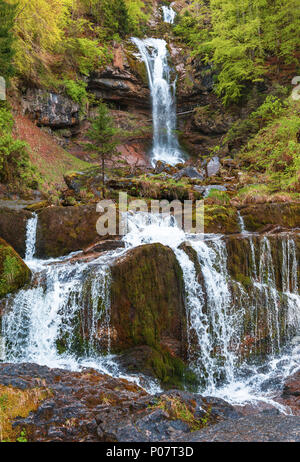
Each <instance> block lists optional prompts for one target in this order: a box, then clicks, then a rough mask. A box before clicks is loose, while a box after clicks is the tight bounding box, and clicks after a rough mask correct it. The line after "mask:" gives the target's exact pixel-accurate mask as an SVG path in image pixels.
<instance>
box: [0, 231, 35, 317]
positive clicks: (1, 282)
mask: <svg viewBox="0 0 300 462" xmlns="http://www.w3.org/2000/svg"><path fill="white" fill-rule="evenodd" d="M30 278H31V271H30V269H29V268H28V267H27V266H26V265H25V263H24V262H23V260H22V259H21V257H20V256H19V255H18V254H17V252H15V250H14V249H13V248H12V247H11V246H10V245H8V244H7V242H5V241H4V240H3V239H1V238H0V299H1V298H2V297H4V296H5V295H7V294H9V293H11V292H14V291H16V290H18V289H20V288H21V287H23V286H24V285H25V284H26V283H28V282H29V281H30ZM0 314H1V312H0Z"/></svg>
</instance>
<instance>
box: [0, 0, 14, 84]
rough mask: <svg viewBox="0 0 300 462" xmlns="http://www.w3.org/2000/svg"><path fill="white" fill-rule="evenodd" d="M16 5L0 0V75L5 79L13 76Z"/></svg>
mask: <svg viewBox="0 0 300 462" xmlns="http://www.w3.org/2000/svg"><path fill="white" fill-rule="evenodd" d="M15 14H16V4H9V3H7V2H6V1H4V0H0V75H1V76H3V77H6V78H9V77H11V76H12V75H13V74H14V67H13V64H12V59H13V56H14V49H13V43H14V34H13V26H14V19H15Z"/></svg>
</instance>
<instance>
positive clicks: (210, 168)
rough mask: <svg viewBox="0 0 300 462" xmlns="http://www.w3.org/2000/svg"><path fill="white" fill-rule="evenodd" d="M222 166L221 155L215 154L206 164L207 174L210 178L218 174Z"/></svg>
mask: <svg viewBox="0 0 300 462" xmlns="http://www.w3.org/2000/svg"><path fill="white" fill-rule="evenodd" d="M220 168H221V163H220V160H219V157H217V156H215V157H213V158H212V159H210V160H209V162H208V163H207V165H206V172H207V176H208V177H209V178H210V177H211V176H214V175H218V173H219V171H220Z"/></svg>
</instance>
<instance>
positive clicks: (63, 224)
mask: <svg viewBox="0 0 300 462" xmlns="http://www.w3.org/2000/svg"><path fill="white" fill-rule="evenodd" d="M99 217H100V214H99V213H98V212H97V211H96V205H95V204H93V205H83V206H72V207H59V206H57V207H47V208H45V209H43V210H42V211H41V212H40V213H39V214H38V226H37V242H36V256H38V257H40V258H45V257H46V258H47V257H58V256H61V255H67V254H68V253H70V252H74V251H76V250H81V249H84V248H85V247H87V246H89V245H90V244H92V243H94V242H95V241H96V240H97V241H99V240H100V239H101V236H99V235H98V234H97V230H96V223H97V220H98V219H99Z"/></svg>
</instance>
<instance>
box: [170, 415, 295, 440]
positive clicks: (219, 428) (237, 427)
mask: <svg viewBox="0 0 300 462" xmlns="http://www.w3.org/2000/svg"><path fill="white" fill-rule="evenodd" d="M177 441H184V442H187V443H188V442H300V417H294V416H283V415H251V416H247V417H242V418H240V419H239V420H238V421H235V420H226V421H224V422H221V423H219V424H217V425H214V426H212V427H211V428H207V429H204V430H201V431H196V432H194V433H191V434H189V435H184V436H179V438H178V439H177Z"/></svg>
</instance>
